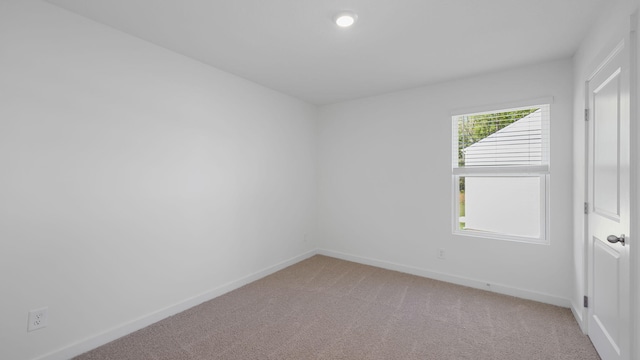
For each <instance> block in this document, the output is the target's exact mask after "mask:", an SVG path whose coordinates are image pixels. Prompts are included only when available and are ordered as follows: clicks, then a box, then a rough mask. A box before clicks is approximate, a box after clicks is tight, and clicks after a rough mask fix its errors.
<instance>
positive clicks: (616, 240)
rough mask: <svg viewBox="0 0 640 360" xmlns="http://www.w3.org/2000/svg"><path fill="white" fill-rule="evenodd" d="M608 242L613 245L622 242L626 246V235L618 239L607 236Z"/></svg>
mask: <svg viewBox="0 0 640 360" xmlns="http://www.w3.org/2000/svg"><path fill="white" fill-rule="evenodd" d="M607 241H608V242H610V243H612V244H615V243H617V242H620V244H622V246H624V234H622V235H620V237H617V236H615V235H609V236H607Z"/></svg>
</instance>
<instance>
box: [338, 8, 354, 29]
mask: <svg viewBox="0 0 640 360" xmlns="http://www.w3.org/2000/svg"><path fill="white" fill-rule="evenodd" d="M357 19H358V15H356V14H355V13H353V12H351V11H343V12H341V13H338V14H337V15H336V16H335V17H334V18H333V20H334V21H335V22H336V25H338V26H340V27H349V26H351V25H353V24H354V23H355V22H356V20H357Z"/></svg>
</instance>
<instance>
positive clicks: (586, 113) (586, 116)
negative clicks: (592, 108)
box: [584, 109, 589, 121]
mask: <svg viewBox="0 0 640 360" xmlns="http://www.w3.org/2000/svg"><path fill="white" fill-rule="evenodd" d="M584 121H589V109H584Z"/></svg>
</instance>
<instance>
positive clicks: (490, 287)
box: [317, 249, 571, 308]
mask: <svg viewBox="0 0 640 360" xmlns="http://www.w3.org/2000/svg"><path fill="white" fill-rule="evenodd" d="M317 253H318V254H319V255H326V256H330V257H334V258H337V259H342V260H347V261H353V262H356V263H359V264H364V265H371V266H375V267H379V268H383V269H388V270H394V271H399V272H403V273H407V274H412V275H417V276H422V277H426V278H430V279H434V280H440V281H445V282H448V283H452V284H457V285H463V286H468V287H471V288H476V289H482V290H487V291H491V292H495V293H498V294H503V295H510V296H514V297H518V298H522V299H527V300H533V301H538V302H542V303H546V304H551V305H556V306H560V307H564V308H571V302H570V301H569V300H568V299H564V298H561V297H558V296H553V295H549V294H544V293H539V292H535V291H530V290H525V289H520V288H515V287H512V286H507V285H502V284H496V283H493V282H487V281H482V280H479V279H471V278H466V277H462V276H456V275H450V274H444V273H440V272H436V271H431V270H425V269H420V268H416V267H413V266H407V265H402V264H397V263H393V262H388V261H382V260H377V259H371V258H366V257H362V256H356V255H350V254H345V253H341V252H337V251H332V250H326V249H318V250H317Z"/></svg>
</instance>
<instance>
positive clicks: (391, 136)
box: [318, 60, 573, 306]
mask: <svg viewBox="0 0 640 360" xmlns="http://www.w3.org/2000/svg"><path fill="white" fill-rule="evenodd" d="M546 96H553V97H554V103H553V104H552V106H551V182H550V187H551V188H550V191H551V223H550V226H551V231H550V245H537V244H526V243H517V242H509V241H500V240H491V239H484V238H473V237H466V236H454V235H452V210H451V209H452V206H453V200H452V178H451V128H452V126H451V112H452V111H453V110H457V109H465V108H473V107H481V106H488V105H501V104H506V103H510V102H517V101H522V100H531V99H536V98H540V97H546ZM572 101H573V97H572V67H571V61H570V60H563V61H555V62H549V63H544V64H539V65H535V66H530V67H524V68H520V69H513V70H508V71H503V72H499V73H493V74H488V75H484V76H478V77H474V78H469V79H464V80H460V81H453V82H449V83H444V84H439V85H433V86H427V87H422V88H418V89H413V90H408V91H404V92H396V93H392V94H388V95H383V96H378V97H372V98H365V99H360V100H355V101H351V102H345V103H340V104H335V105H330V106H325V107H322V108H320V120H319V125H318V126H319V140H318V141H319V150H318V151H319V155H318V156H319V160H318V171H319V182H318V194H319V197H318V218H319V220H318V237H319V240H318V241H319V246H320V247H321V248H323V249H326V251H325V252H326V253H329V254H333V255H338V256H342V257H344V258H352V259H356V260H359V261H365V262H370V263H372V264H377V265H382V266H385V265H386V266H387V267H389V268H395V269H399V270H403V271H407V270H408V271H411V272H414V273H418V274H425V275H429V276H435V277H438V278H442V279H446V280H450V281H454V282H459V283H465V284H468V285H472V286H485V284H486V283H490V284H491V288H492V289H495V290H497V291H500V292H506V293H512V294H517V295H519V296H524V297H529V298H535V299H538V300H542V301H547V302H551V303H556V304H561V305H565V306H568V305H569V301H568V300H567V299H569V298H570V296H571V289H572V281H573V278H572V276H571V256H572V252H573V243H572V240H571V239H572V232H571V230H572V229H571V219H572V215H571V205H572V190H571V185H572V163H571V160H572V158H571V150H572V141H571V139H572ZM439 248H442V249H444V250H445V253H446V259H445V260H439V259H437V257H436V255H437V249H439Z"/></svg>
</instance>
